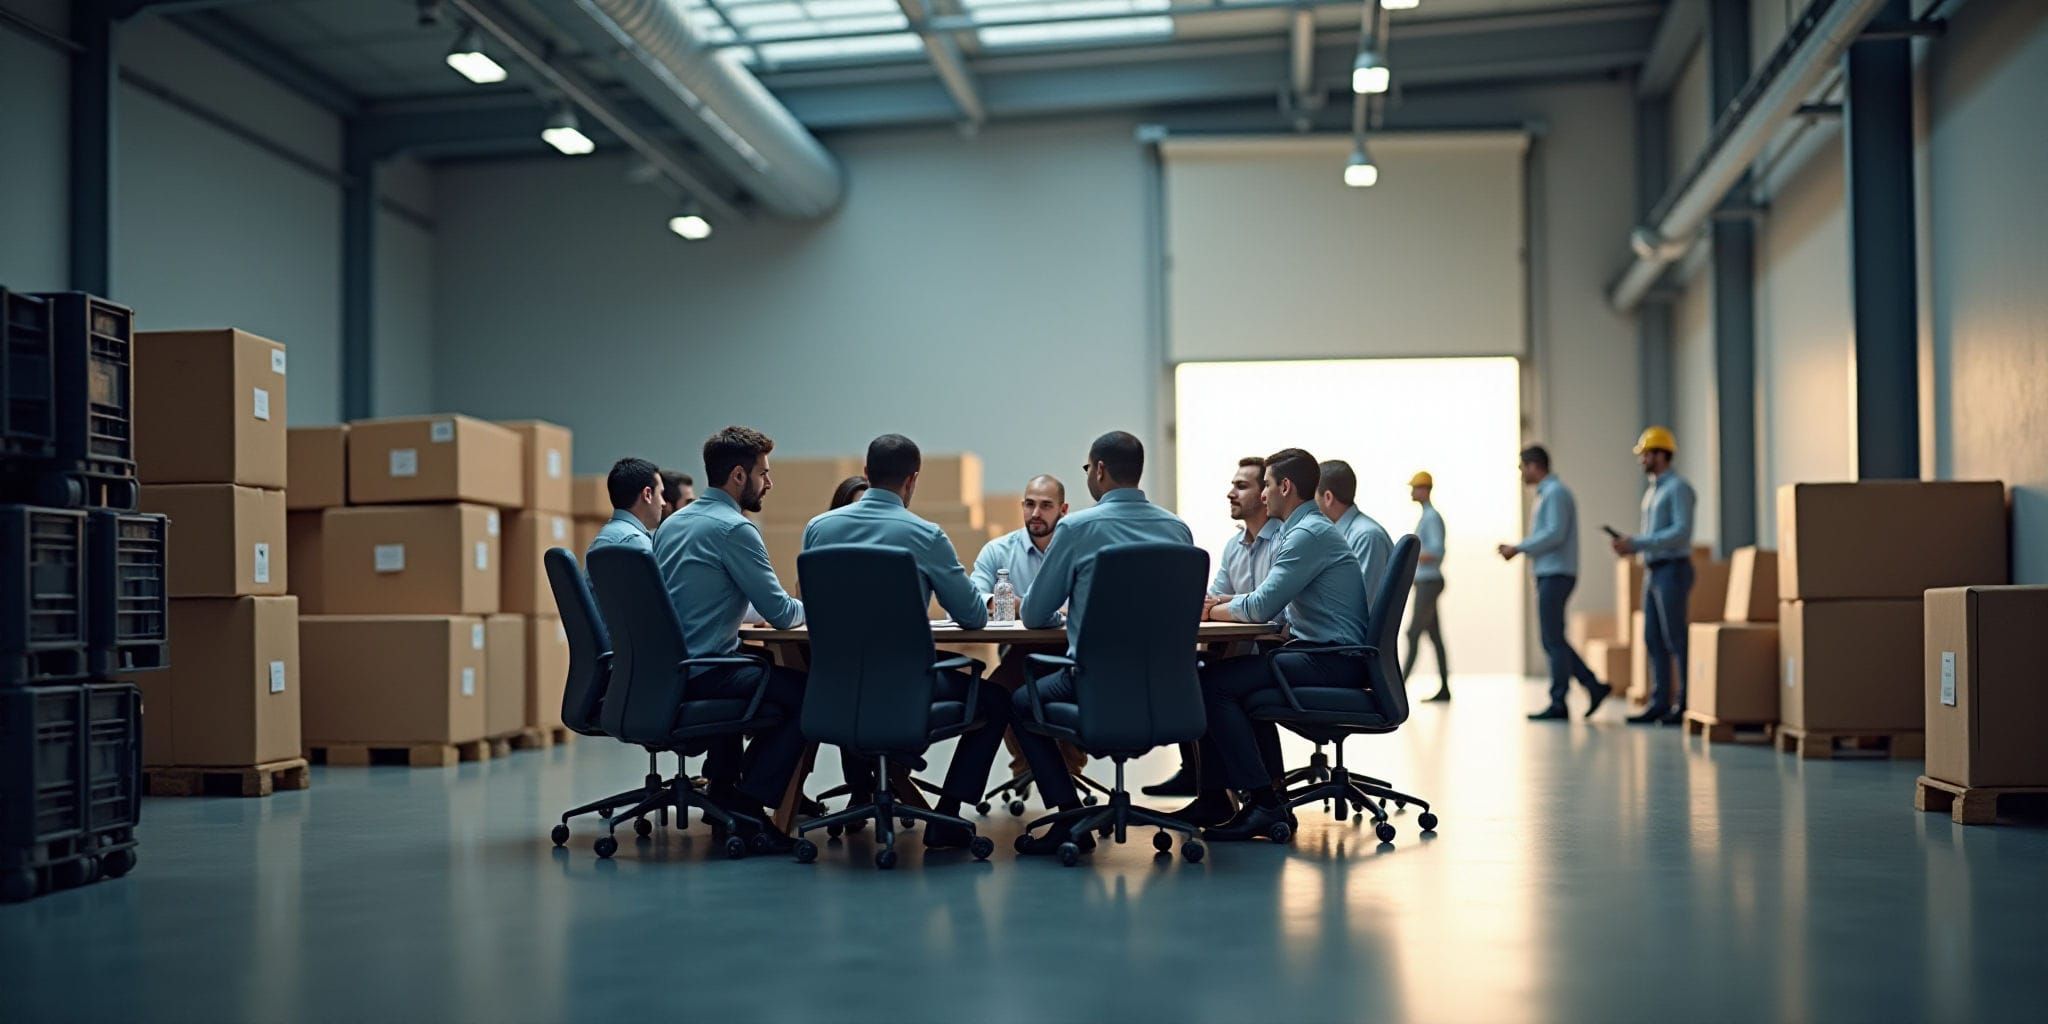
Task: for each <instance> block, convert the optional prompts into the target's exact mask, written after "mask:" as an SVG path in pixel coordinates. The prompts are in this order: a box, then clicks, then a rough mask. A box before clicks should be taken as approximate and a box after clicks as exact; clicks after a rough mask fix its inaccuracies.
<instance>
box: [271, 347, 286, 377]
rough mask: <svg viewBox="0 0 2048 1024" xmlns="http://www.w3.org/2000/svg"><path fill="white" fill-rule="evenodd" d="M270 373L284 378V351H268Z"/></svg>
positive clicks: (278, 349) (279, 349)
mask: <svg viewBox="0 0 2048 1024" xmlns="http://www.w3.org/2000/svg"><path fill="white" fill-rule="evenodd" d="M270 372H272V373H274V374H277V375H278V376H280V377H282V376H284V349H281V348H277V349H271V350H270Z"/></svg>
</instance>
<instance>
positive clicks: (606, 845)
mask: <svg viewBox="0 0 2048 1024" xmlns="http://www.w3.org/2000/svg"><path fill="white" fill-rule="evenodd" d="M596 849H597V857H598V859H599V860H610V859H612V854H615V853H617V852H619V841H618V840H617V839H614V838H612V837H611V836H599V837H597V847H596Z"/></svg>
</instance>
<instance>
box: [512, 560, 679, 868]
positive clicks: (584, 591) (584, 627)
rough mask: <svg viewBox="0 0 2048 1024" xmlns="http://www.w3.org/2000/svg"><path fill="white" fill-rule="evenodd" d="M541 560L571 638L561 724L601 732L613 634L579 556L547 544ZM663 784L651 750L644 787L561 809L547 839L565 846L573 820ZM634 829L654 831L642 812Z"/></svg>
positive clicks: (636, 797)
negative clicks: (579, 564) (600, 716)
mask: <svg viewBox="0 0 2048 1024" xmlns="http://www.w3.org/2000/svg"><path fill="white" fill-rule="evenodd" d="M541 562H542V564H543V565H544V566H546V568H547V573H548V587H549V589H551V590H553V591H554V594H555V611H556V613H557V614H558V615H560V616H561V620H562V632H563V633H565V634H567V635H568V637H569V679H568V684H567V685H566V686H564V687H563V688H562V724H563V725H565V726H568V727H569V730H570V731H571V732H575V733H577V734H579V735H583V736H603V735H605V731H604V726H603V725H602V724H601V723H600V722H599V721H598V709H599V708H601V707H603V706H604V691H605V688H606V687H607V686H609V685H611V679H612V638H611V636H610V634H608V633H606V632H605V628H604V620H603V619H600V618H599V617H598V614H597V602H596V600H595V599H594V598H592V597H591V596H590V581H589V580H588V579H586V578H584V575H583V570H582V569H580V568H577V566H576V556H575V555H573V554H570V553H569V551H568V549H566V548H549V549H548V552H547V554H546V555H544V556H542V558H541ZM661 786H662V781H661V771H660V766H659V764H658V763H657V762H656V755H654V754H652V753H650V754H648V755H647V777H646V779H644V780H642V782H641V784H640V788H638V789H629V790H626V791H625V792H623V793H614V794H612V795H611V796H608V797H605V798H604V799H602V800H593V801H591V802H590V803H587V804H584V805H582V806H581V807H575V808H571V809H570V810H568V811H566V812H564V813H563V814H562V820H561V821H560V822H559V823H558V824H556V825H555V827H554V831H553V832H551V833H550V834H549V838H551V839H553V840H554V842H555V845H556V846H562V845H565V844H567V843H568V842H569V819H571V818H575V817H580V816H582V815H585V814H593V813H597V812H603V813H604V814H606V815H610V814H611V812H612V809H613V808H615V807H625V806H631V805H633V804H636V803H638V802H639V801H641V800H642V799H644V798H645V797H646V796H647V794H648V793H649V792H652V791H654V790H657V789H660V788H661ZM661 814H662V816H663V818H664V821H663V824H667V821H666V820H665V819H666V817H667V814H668V810H667V808H663V809H662V810H661ZM633 831H634V832H636V833H638V834H640V835H643V836H645V835H650V834H652V833H653V832H654V826H653V824H651V823H650V822H648V820H647V818H646V816H644V815H643V816H641V817H638V818H635V819H633Z"/></svg>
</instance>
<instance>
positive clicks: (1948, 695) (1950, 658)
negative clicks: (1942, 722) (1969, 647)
mask: <svg viewBox="0 0 2048 1024" xmlns="http://www.w3.org/2000/svg"><path fill="white" fill-rule="evenodd" d="M1941 702H1942V704H1944V705H1946V706H1948V707H1955V706H1956V652H1954V651H1943V652H1941Z"/></svg>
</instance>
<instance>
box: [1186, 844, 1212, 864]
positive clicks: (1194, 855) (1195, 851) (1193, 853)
mask: <svg viewBox="0 0 2048 1024" xmlns="http://www.w3.org/2000/svg"><path fill="white" fill-rule="evenodd" d="M1206 852H1208V848H1207V847H1204V846H1203V845H1202V842H1201V840H1199V839H1190V840H1188V841H1187V842H1185V843H1182V844H1180V855H1181V856H1182V857H1184V858H1186V859H1187V862H1188V863H1190V864H1200V863H1201V862H1202V854H1204V853H1206Z"/></svg>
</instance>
